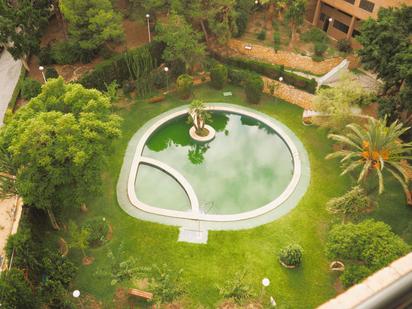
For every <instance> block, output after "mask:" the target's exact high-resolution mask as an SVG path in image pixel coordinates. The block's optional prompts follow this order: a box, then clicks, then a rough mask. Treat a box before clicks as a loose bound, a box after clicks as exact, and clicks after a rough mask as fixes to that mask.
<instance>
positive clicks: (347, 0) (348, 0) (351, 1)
mask: <svg viewBox="0 0 412 309" xmlns="http://www.w3.org/2000/svg"><path fill="white" fill-rule="evenodd" d="M344 1H346V2H347V3H350V4H355V0H344Z"/></svg>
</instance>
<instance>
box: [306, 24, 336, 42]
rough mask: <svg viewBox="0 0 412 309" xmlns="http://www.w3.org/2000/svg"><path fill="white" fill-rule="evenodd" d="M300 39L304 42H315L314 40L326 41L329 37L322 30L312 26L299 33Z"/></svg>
mask: <svg viewBox="0 0 412 309" xmlns="http://www.w3.org/2000/svg"><path fill="white" fill-rule="evenodd" d="M300 39H301V40H302V41H303V42H306V43H310V42H311V43H316V42H319V43H320V42H323V43H328V41H329V39H328V36H327V35H326V33H325V32H324V31H322V30H321V29H319V28H317V27H313V28H311V29H310V30H308V31H306V32H304V33H302V34H301V35H300Z"/></svg>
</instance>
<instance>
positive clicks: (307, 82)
mask: <svg viewBox="0 0 412 309" xmlns="http://www.w3.org/2000/svg"><path fill="white" fill-rule="evenodd" d="M213 56H214V57H216V58H217V59H218V60H220V61H222V62H224V63H226V64H227V65H229V66H235V67H238V68H241V69H245V70H250V71H254V72H256V73H258V74H261V75H264V76H267V77H269V78H271V79H276V80H277V79H279V77H281V76H282V77H283V82H285V83H286V84H289V85H292V86H294V87H296V88H298V89H302V90H304V91H307V92H309V93H315V92H316V87H317V85H318V84H317V82H316V80H315V79H314V78H312V79H308V78H306V77H303V76H300V75H297V74H295V73H293V72H288V71H284V67H283V66H281V65H275V64H269V63H265V62H259V61H256V60H252V59H246V58H240V57H222V56H220V55H217V54H213ZM232 73H233V71H232ZM241 74H242V73H241ZM230 75H231V73H230V72H229V79H230V78H231V76H230ZM232 77H233V75H232ZM235 79H236V78H235ZM232 82H233V81H232ZM235 84H236V83H235Z"/></svg>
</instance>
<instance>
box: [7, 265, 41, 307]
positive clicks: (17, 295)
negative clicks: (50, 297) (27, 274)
mask: <svg viewBox="0 0 412 309" xmlns="http://www.w3.org/2000/svg"><path fill="white" fill-rule="evenodd" d="M0 291H1V298H0V300H1V305H2V307H3V308H9V309H32V308H38V305H39V301H38V298H37V297H36V295H35V294H34V293H33V291H32V288H31V287H30V284H29V282H28V281H27V280H26V279H25V278H24V274H23V271H21V270H18V269H16V268H11V269H10V270H7V271H5V272H4V273H2V277H1V279H0Z"/></svg>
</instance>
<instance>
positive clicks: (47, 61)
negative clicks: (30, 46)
mask: <svg viewBox="0 0 412 309" xmlns="http://www.w3.org/2000/svg"><path fill="white" fill-rule="evenodd" d="M37 56H38V58H39V64H40V65H43V66H46V65H51V64H54V60H53V58H52V52H51V48H50V45H47V46H46V47H42V48H40V51H39V54H38V55H37Z"/></svg>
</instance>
